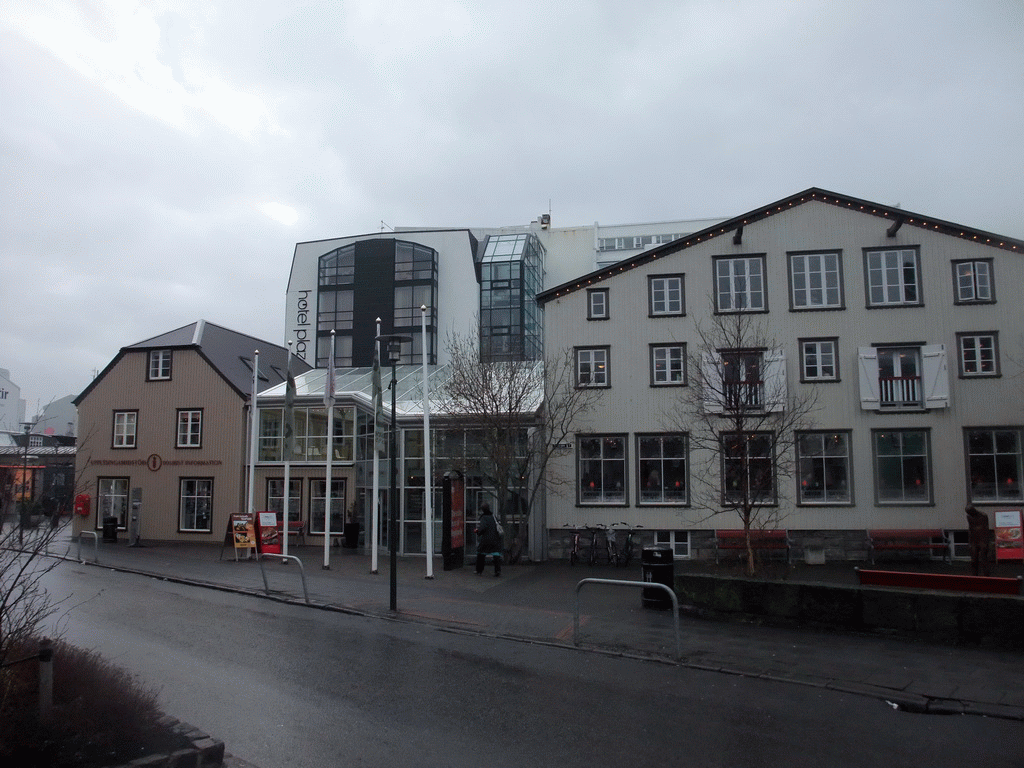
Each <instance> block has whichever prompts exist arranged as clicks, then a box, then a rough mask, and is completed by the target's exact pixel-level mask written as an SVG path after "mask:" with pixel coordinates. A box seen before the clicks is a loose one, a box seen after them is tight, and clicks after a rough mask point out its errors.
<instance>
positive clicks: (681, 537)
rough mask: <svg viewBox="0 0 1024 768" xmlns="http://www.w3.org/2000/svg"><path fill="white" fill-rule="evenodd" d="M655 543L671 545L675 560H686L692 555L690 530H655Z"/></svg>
mask: <svg viewBox="0 0 1024 768" xmlns="http://www.w3.org/2000/svg"><path fill="white" fill-rule="evenodd" d="M654 543H655V544H664V545H666V546H667V547H669V549H671V550H672V557H673V558H674V559H675V560H685V559H687V558H689V557H690V532H689V531H655V533H654Z"/></svg>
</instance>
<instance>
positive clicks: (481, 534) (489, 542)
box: [476, 504, 502, 576]
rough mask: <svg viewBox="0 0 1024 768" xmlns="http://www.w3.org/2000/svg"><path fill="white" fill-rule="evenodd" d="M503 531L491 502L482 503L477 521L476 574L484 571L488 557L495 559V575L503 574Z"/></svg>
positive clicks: (481, 573) (479, 574)
mask: <svg viewBox="0 0 1024 768" xmlns="http://www.w3.org/2000/svg"><path fill="white" fill-rule="evenodd" d="M501 545H502V541H501V533H500V532H499V529H498V521H497V520H495V519H494V514H493V513H492V512H491V507H490V505H489V504H481V505H480V519H479V520H477V521H476V575H477V576H481V575H483V572H484V564H485V563H486V561H487V557H488V556H490V557H491V558H492V559H493V560H494V575H495V576H501Z"/></svg>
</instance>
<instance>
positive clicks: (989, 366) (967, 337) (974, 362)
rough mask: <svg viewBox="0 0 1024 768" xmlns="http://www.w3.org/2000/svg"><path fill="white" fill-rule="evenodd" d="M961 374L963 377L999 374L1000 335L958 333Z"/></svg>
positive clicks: (991, 333) (992, 332) (993, 333)
mask: <svg viewBox="0 0 1024 768" xmlns="http://www.w3.org/2000/svg"><path fill="white" fill-rule="evenodd" d="M956 339H957V345H958V346H959V347H960V375H961V376H963V377H965V378H966V377H968V376H969V377H975V376H979V377H980V376H998V375H999V343H998V342H999V335H998V334H997V333H996V332H995V331H991V332H989V333H958V334H957V335H956Z"/></svg>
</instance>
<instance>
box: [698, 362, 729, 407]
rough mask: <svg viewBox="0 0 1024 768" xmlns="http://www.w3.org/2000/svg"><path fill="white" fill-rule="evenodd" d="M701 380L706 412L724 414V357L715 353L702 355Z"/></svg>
mask: <svg viewBox="0 0 1024 768" xmlns="http://www.w3.org/2000/svg"><path fill="white" fill-rule="evenodd" d="M701 378H702V379H703V384H704V410H705V411H706V412H707V413H722V411H723V410H725V409H724V407H723V405H722V399H723V392H722V357H721V355H719V354H717V353H715V352H705V353H703V354H702V355H701Z"/></svg>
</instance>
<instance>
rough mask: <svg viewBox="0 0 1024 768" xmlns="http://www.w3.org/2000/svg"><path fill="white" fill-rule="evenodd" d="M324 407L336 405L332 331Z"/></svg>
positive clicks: (332, 333)
mask: <svg viewBox="0 0 1024 768" xmlns="http://www.w3.org/2000/svg"><path fill="white" fill-rule="evenodd" d="M324 405H325V406H327V407H328V408H330V407H331V406H333V405H334V331H331V354H330V355H329V356H328V357H327V380H326V381H325V382H324Z"/></svg>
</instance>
